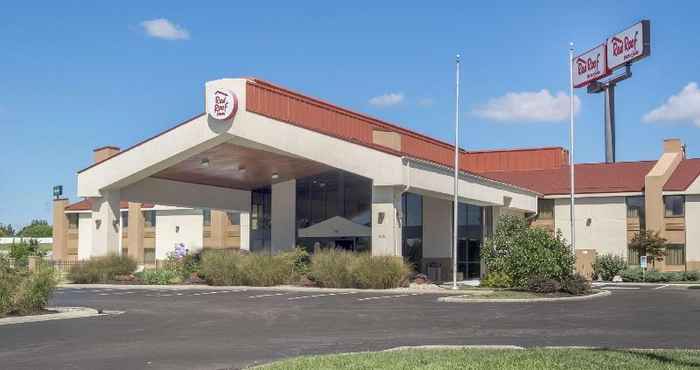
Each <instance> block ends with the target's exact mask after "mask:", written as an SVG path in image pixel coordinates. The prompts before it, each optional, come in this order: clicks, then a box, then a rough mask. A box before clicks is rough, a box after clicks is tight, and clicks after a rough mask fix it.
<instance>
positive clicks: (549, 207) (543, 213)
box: [537, 199, 554, 220]
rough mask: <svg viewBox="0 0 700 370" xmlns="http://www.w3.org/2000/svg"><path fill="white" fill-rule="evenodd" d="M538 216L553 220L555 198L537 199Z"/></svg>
mask: <svg viewBox="0 0 700 370" xmlns="http://www.w3.org/2000/svg"><path fill="white" fill-rule="evenodd" d="M537 218H538V219H540V220H551V219H553V218H554V199H539V200H537Z"/></svg>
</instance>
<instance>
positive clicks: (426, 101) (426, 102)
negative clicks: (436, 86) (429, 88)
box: [418, 98, 435, 108]
mask: <svg viewBox="0 0 700 370" xmlns="http://www.w3.org/2000/svg"><path fill="white" fill-rule="evenodd" d="M433 104H435V101H434V100H433V98H421V99H418V106H419V107H424V108H427V107H432V106H433Z"/></svg>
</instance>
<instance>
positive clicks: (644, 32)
mask: <svg viewBox="0 0 700 370" xmlns="http://www.w3.org/2000/svg"><path fill="white" fill-rule="evenodd" d="M649 26H650V24H649V21H648V20H644V21H641V22H638V23H636V24H635V25H633V26H632V27H630V28H628V29H626V30H624V31H622V32H620V33H618V34H616V35H614V36H612V37H609V38H608V41H607V49H608V55H607V59H608V69H610V70H613V69H615V68H617V67H620V66H623V65H625V64H626V63H630V62H634V61H637V60H639V59H641V58H644V57H646V56H649V54H650V53H651V43H650V35H651V32H650V27H649Z"/></svg>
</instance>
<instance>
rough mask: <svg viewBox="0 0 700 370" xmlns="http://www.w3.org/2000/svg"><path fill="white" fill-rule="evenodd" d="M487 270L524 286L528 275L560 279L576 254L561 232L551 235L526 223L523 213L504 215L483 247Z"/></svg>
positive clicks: (574, 259)
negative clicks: (520, 215)
mask: <svg viewBox="0 0 700 370" xmlns="http://www.w3.org/2000/svg"><path fill="white" fill-rule="evenodd" d="M482 252H483V258H484V262H485V264H486V267H487V271H489V272H492V273H496V272H499V273H503V274H506V275H507V276H509V277H510V279H511V282H512V287H518V288H524V287H527V286H528V280H529V279H531V278H541V279H551V280H555V281H563V280H564V279H565V278H567V277H568V276H569V275H570V274H571V272H572V271H573V270H574V263H575V261H576V258H575V256H574V254H573V253H572V251H571V248H570V247H569V245H567V243H566V241H565V240H564V238H563V237H562V234H561V232H557V233H556V235H551V234H550V233H549V232H547V231H546V230H544V229H541V228H537V227H529V225H528V223H527V221H526V220H525V219H523V218H522V217H516V216H508V215H507V216H503V217H501V218H500V219H499V221H498V226H497V228H496V232H495V233H494V236H493V237H492V238H490V239H487V241H486V245H485V248H484V249H483V250H482Z"/></svg>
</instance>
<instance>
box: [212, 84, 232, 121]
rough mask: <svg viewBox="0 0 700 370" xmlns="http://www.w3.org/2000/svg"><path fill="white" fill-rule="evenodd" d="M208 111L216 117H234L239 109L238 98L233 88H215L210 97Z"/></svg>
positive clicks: (219, 118)
mask: <svg viewBox="0 0 700 370" xmlns="http://www.w3.org/2000/svg"><path fill="white" fill-rule="evenodd" d="M207 100H208V102H207V103H208V105H207V113H208V114H209V115H210V116H211V117H212V118H214V119H218V120H227V119H231V118H233V116H234V115H236V111H237V110H238V98H237V97H236V94H235V93H234V92H233V91H231V90H226V89H219V90H215V91H213V92H212V93H211V95H210V96H209V97H208V99H207Z"/></svg>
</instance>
